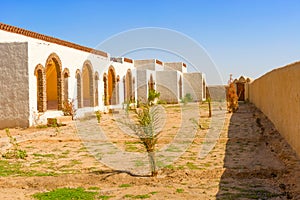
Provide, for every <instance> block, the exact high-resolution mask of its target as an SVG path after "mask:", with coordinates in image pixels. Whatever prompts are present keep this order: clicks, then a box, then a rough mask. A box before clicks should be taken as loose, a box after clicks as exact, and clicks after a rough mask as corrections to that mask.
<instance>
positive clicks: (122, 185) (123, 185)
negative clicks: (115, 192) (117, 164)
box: [119, 183, 132, 188]
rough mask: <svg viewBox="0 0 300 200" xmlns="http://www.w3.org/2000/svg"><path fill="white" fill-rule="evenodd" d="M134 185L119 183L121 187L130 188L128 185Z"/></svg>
mask: <svg viewBox="0 0 300 200" xmlns="http://www.w3.org/2000/svg"><path fill="white" fill-rule="evenodd" d="M131 186H132V185H130V184H126V183H125V184H121V185H119V187H120V188H128V187H131Z"/></svg>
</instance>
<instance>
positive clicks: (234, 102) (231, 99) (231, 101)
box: [226, 83, 239, 113]
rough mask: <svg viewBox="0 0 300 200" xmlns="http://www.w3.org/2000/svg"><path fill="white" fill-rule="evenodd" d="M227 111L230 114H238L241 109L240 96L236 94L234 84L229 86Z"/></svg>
mask: <svg viewBox="0 0 300 200" xmlns="http://www.w3.org/2000/svg"><path fill="white" fill-rule="evenodd" d="M226 96H227V110H228V112H230V113H231V112H236V111H237V110H238V108H239V103H238V99H239V98H238V96H237V94H236V89H235V86H234V84H233V83H230V84H229V87H228V89H227V95H226Z"/></svg>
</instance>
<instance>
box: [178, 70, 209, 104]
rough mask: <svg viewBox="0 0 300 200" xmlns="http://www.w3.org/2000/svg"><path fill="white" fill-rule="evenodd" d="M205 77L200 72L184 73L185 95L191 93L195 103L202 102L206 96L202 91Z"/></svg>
mask: <svg viewBox="0 0 300 200" xmlns="http://www.w3.org/2000/svg"><path fill="white" fill-rule="evenodd" d="M203 78H204V76H203V75H202V73H200V72H193V73H184V74H183V87H184V93H183V94H184V95H183V96H185V95H186V94H187V93H190V94H191V95H192V97H193V100H194V101H202V100H203V97H204V94H203V92H204V91H203V89H202V81H203Z"/></svg>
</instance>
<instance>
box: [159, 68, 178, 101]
mask: <svg viewBox="0 0 300 200" xmlns="http://www.w3.org/2000/svg"><path fill="white" fill-rule="evenodd" d="M179 77H180V73H179V72H178V71H157V72H156V81H157V84H156V85H157V91H158V92H160V99H161V100H164V101H166V102H167V103H178V100H179V84H178V82H179Z"/></svg>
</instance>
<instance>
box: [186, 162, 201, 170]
mask: <svg viewBox="0 0 300 200" xmlns="http://www.w3.org/2000/svg"><path fill="white" fill-rule="evenodd" d="M186 166H187V167H188V168H189V169H199V168H198V167H197V166H196V165H195V164H193V163H191V162H187V163H186Z"/></svg>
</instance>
